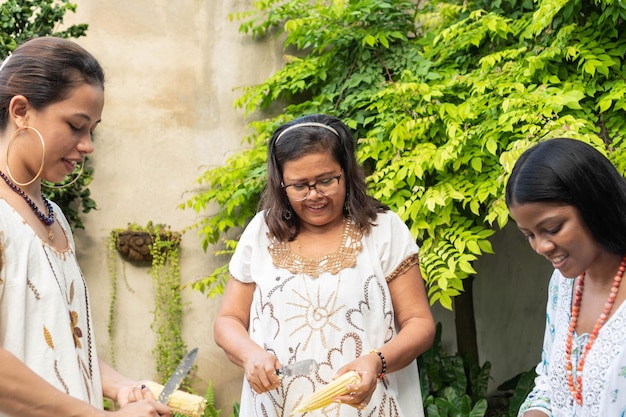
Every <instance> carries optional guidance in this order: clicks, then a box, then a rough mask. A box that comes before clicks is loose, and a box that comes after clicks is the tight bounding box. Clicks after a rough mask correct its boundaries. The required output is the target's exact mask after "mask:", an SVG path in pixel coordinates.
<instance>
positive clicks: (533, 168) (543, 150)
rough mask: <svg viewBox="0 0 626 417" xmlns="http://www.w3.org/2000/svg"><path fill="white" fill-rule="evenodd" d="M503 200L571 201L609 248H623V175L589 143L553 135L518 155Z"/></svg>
mask: <svg viewBox="0 0 626 417" xmlns="http://www.w3.org/2000/svg"><path fill="white" fill-rule="evenodd" d="M505 198H506V204H507V206H508V207H512V206H515V205H518V204H524V203H533V202H549V203H558V204H563V205H570V206H574V207H575V208H576V209H578V211H579V212H580V214H581V217H582V219H583V221H584V222H585V224H586V225H587V227H588V228H589V230H590V232H591V234H592V235H593V237H594V238H595V239H596V241H598V243H599V244H600V245H602V246H603V247H605V248H606V249H607V250H608V251H610V252H613V253H616V254H619V255H623V254H624V253H626V179H624V177H623V176H622V175H621V174H620V173H619V172H618V171H617V169H616V168H615V167H614V166H613V164H611V162H610V161H609V160H608V159H607V158H606V157H605V156H604V155H602V153H600V152H599V151H598V150H596V149H595V148H594V147H593V146H591V145H589V144H587V143H585V142H582V141H580V140H575V139H569V138H556V139H549V140H546V141H544V142H540V143H538V144H536V145H534V146H533V147H531V148H530V149H528V150H526V151H525V152H524V153H523V154H522V156H520V158H519V159H518V160H517V162H516V163H515V166H514V168H513V171H512V172H511V177H510V178H509V181H508V183H507V185H506V194H505Z"/></svg>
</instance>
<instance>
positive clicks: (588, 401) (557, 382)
mask: <svg viewBox="0 0 626 417" xmlns="http://www.w3.org/2000/svg"><path fill="white" fill-rule="evenodd" d="M575 282H576V280H574V279H568V278H565V277H563V276H562V275H561V273H560V272H559V271H558V270H555V271H554V273H553V274H552V278H551V279H550V285H549V290H548V307H547V314H546V331H545V335H544V344H543V350H542V355H541V356H542V361H541V362H540V363H539V365H537V368H536V370H537V375H538V376H537V378H536V379H535V388H534V389H533V391H532V392H531V393H530V394H529V395H528V397H527V398H526V401H525V402H524V404H522V407H521V408H520V411H519V416H522V415H523V414H524V412H526V411H528V410H540V411H543V412H544V413H545V414H547V415H548V416H554V417H623V416H626V303H622V304H621V305H620V306H619V307H618V308H617V309H616V310H615V312H614V313H613V315H612V316H611V317H610V318H609V320H608V321H607V322H606V323H605V324H604V326H602V328H601V329H600V332H599V333H598V338H597V339H596V341H595V342H594V343H593V346H592V347H591V350H590V351H589V353H588V354H587V358H586V360H585V366H584V368H583V375H582V381H583V382H582V385H583V392H582V395H583V405H582V406H579V405H578V404H576V402H575V401H574V399H573V397H572V395H571V393H570V391H569V386H568V384H567V377H566V375H567V374H566V368H565V366H566V360H565V342H566V340H567V334H568V328H569V323H570V320H571V306H572V291H573V286H574V284H575ZM607 296H608V294H607ZM583 297H584V295H583ZM574 336H575V337H574V341H573V346H572V366H573V370H574V379H576V367H577V364H578V362H579V359H580V354H581V353H582V351H583V349H584V348H585V345H586V344H587V341H588V340H589V334H588V333H585V334H583V335H576V334H575V335H574Z"/></svg>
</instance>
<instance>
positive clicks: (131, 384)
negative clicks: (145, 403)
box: [115, 381, 155, 407]
mask: <svg viewBox="0 0 626 417" xmlns="http://www.w3.org/2000/svg"><path fill="white" fill-rule="evenodd" d="M144 399H147V400H155V398H154V394H152V391H150V389H149V388H148V387H146V386H145V385H144V384H143V383H141V382H135V381H128V382H125V383H124V384H123V385H121V386H120V388H119V389H118V391H117V398H116V399H115V400H116V401H117V403H118V404H119V405H120V407H124V406H126V405H127V404H130V403H134V402H137V401H140V400H144Z"/></svg>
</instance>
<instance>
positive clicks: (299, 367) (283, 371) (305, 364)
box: [276, 359, 320, 378]
mask: <svg viewBox="0 0 626 417" xmlns="http://www.w3.org/2000/svg"><path fill="white" fill-rule="evenodd" d="M319 367H320V365H319V364H318V363H317V361H315V359H305V360H303V361H298V362H294V363H291V364H289V365H285V366H283V367H282V368H280V369H277V370H276V375H278V377H279V378H283V377H286V376H295V375H308V374H310V373H311V372H315V371H317V370H318V369H319Z"/></svg>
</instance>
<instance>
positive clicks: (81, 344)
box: [0, 198, 103, 417]
mask: <svg viewBox="0 0 626 417" xmlns="http://www.w3.org/2000/svg"><path fill="white" fill-rule="evenodd" d="M53 208H54V212H55V217H56V219H57V221H58V222H59V224H60V225H61V227H62V228H63V231H64V232H65V234H66V236H67V237H68V240H69V242H70V247H69V248H68V249H67V250H66V251H59V250H56V249H54V248H53V247H51V246H49V245H48V244H47V243H46V242H44V241H43V240H42V239H41V238H39V236H37V235H36V234H35V232H34V231H33V229H32V228H31V227H30V226H29V225H28V224H27V223H26V222H25V221H24V220H23V218H22V217H21V216H20V215H19V214H18V213H17V212H16V211H15V210H14V209H13V208H12V207H11V206H10V205H9V204H8V203H7V202H6V201H5V200H4V199H2V198H0V346H2V347H3V348H4V349H7V350H8V351H10V352H11V353H13V354H14V355H15V356H17V357H18V358H19V359H21V360H22V361H23V362H24V363H25V364H26V365H28V367H30V368H31V369H32V370H33V371H35V372H36V373H37V374H38V375H39V376H41V377H42V378H44V379H45V380H46V381H48V382H49V383H50V384H52V385H53V386H55V387H56V388H58V389H59V390H61V391H62V392H64V393H66V394H69V395H71V396H73V397H76V398H80V399H82V400H84V401H87V402H90V403H91V404H92V405H93V406H94V407H96V408H100V409H102V406H103V404H102V384H101V381H100V371H99V367H98V356H97V354H96V346H95V340H94V331H93V324H92V320H91V311H90V305H89V295H88V293H87V288H86V286H85V281H84V279H83V275H82V272H81V270H80V268H79V266H78V263H77V261H76V255H75V253H74V242H73V240H72V235H71V231H70V228H69V224H68V223H67V220H66V219H65V217H64V216H63V214H62V213H61V211H60V209H59V208H58V206H57V205H55V204H53ZM0 366H2V365H1V364H0ZM33 395H36V393H33ZM2 416H3V413H0V417H2Z"/></svg>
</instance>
